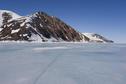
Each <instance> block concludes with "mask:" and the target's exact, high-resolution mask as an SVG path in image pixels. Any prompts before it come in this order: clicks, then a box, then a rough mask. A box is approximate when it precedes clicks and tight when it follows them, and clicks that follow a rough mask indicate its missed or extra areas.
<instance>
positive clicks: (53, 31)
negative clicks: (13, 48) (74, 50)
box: [0, 10, 112, 42]
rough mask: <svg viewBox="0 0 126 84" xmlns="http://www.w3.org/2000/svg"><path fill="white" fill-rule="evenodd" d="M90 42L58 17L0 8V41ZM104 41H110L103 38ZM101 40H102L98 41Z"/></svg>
mask: <svg viewBox="0 0 126 84" xmlns="http://www.w3.org/2000/svg"><path fill="white" fill-rule="evenodd" d="M6 40H9V41H12V40H14V41H39V42H48V41H51V42H61V41H66V42H91V41H92V40H91V38H90V37H88V36H86V35H84V34H82V33H80V32H78V31H76V30H75V29H74V28H72V27H71V26H69V25H67V24H66V23H64V22H63V21H61V20H60V19H58V18H56V17H54V16H49V15H48V14H46V13H44V12H36V13H34V14H32V15H29V16H20V15H18V14H16V13H14V12H11V11H6V10H0V41H6ZM103 41H104V42H112V41H110V40H103ZM99 42H102V41H99Z"/></svg>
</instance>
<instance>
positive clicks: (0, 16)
mask: <svg viewBox="0 0 126 84" xmlns="http://www.w3.org/2000/svg"><path fill="white" fill-rule="evenodd" d="M4 13H8V14H9V15H11V17H12V18H11V19H10V20H14V19H17V18H20V17H21V16H20V15H18V14H16V13H14V12H12V11H8V10H0V27H1V26H2V24H3V20H4V18H3V14H4Z"/></svg>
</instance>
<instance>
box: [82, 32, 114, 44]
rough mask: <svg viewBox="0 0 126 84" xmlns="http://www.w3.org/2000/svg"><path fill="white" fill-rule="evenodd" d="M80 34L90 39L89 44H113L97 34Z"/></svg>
mask: <svg viewBox="0 0 126 84" xmlns="http://www.w3.org/2000/svg"><path fill="white" fill-rule="evenodd" d="M82 34H83V35H85V36H86V37H88V38H89V39H90V40H89V41H90V42H100V43H113V41H112V40H108V39H107V38H105V37H103V36H101V35H99V34H95V33H82Z"/></svg>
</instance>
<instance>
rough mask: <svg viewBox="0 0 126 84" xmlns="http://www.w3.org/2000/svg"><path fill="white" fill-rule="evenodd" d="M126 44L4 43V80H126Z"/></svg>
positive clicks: (116, 83)
mask: <svg viewBox="0 0 126 84" xmlns="http://www.w3.org/2000/svg"><path fill="white" fill-rule="evenodd" d="M125 50H126V45H125V44H82V43H41V44H40V43H20V44H19V43H9V42H8V43H2V42H1V43H0V84H125V83H126V52H125Z"/></svg>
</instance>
